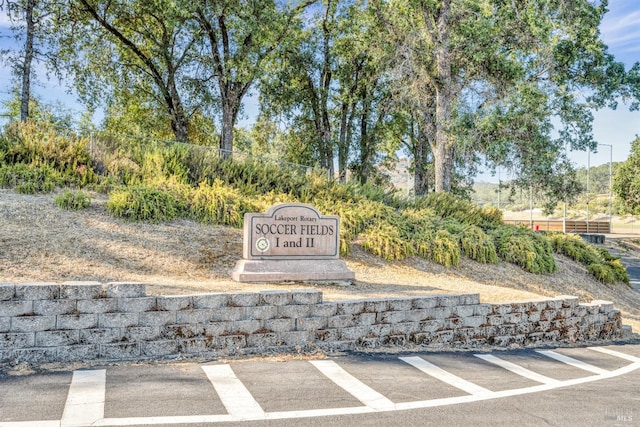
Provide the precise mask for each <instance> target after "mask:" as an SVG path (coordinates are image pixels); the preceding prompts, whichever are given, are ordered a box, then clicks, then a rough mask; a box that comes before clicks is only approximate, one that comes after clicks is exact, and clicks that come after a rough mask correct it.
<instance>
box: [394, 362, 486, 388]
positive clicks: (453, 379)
mask: <svg viewBox="0 0 640 427" xmlns="http://www.w3.org/2000/svg"><path fill="white" fill-rule="evenodd" d="M400 360H402V361H403V362H406V363H408V364H409V365H411V366H413V367H415V368H418V369H419V370H421V371H422V372H424V373H425V374H427V375H430V376H432V377H434V378H437V379H439V380H440V381H442V382H445V383H447V384H449V385H452V386H454V387H456V388H459V389H460V390H462V391H464V392H467V393H469V394H472V395H487V394H492V393H493V392H492V391H491V390H487V389H486V388H484V387H480V386H479V385H477V384H474V383H472V382H469V381H467V380H465V379H463V378H460V377H459V376H457V375H453V374H452V373H450V372H447V371H445V370H444V369H442V368H438V367H437V366H436V365H434V364H432V363H429V362H427V361H426V360H424V359H423V358H421V357H417V356H413V357H401V358H400Z"/></svg>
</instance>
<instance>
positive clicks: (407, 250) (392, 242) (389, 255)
mask: <svg viewBox="0 0 640 427" xmlns="http://www.w3.org/2000/svg"><path fill="white" fill-rule="evenodd" d="M360 238H361V239H362V247H363V248H364V249H365V250H367V251H369V252H371V253H372V254H374V255H377V256H379V257H381V258H384V259H386V260H387V261H394V260H401V259H405V258H407V257H409V256H412V255H414V254H415V249H414V247H413V245H412V244H411V242H410V241H408V240H407V239H404V238H402V236H401V235H400V232H399V231H398V229H397V228H395V227H392V226H391V225H389V224H379V225H376V226H372V227H369V228H368V229H367V230H365V231H364V232H363V233H362V234H361V235H360Z"/></svg>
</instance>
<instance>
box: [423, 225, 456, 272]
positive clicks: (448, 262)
mask: <svg viewBox="0 0 640 427" xmlns="http://www.w3.org/2000/svg"><path fill="white" fill-rule="evenodd" d="M431 245H432V246H431V251H430V258H431V259H432V260H433V261H434V262H437V263H438V264H442V265H444V266H445V267H452V266H457V265H458V264H459V263H460V245H459V243H458V240H457V239H456V238H455V237H454V236H453V235H451V233H449V232H448V231H446V230H439V231H438V232H436V234H435V236H434V238H433V241H432V242H431Z"/></svg>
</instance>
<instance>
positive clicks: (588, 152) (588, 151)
mask: <svg viewBox="0 0 640 427" xmlns="http://www.w3.org/2000/svg"><path fill="white" fill-rule="evenodd" d="M590 170H591V148H589V149H588V150H587V234H589V172H590Z"/></svg>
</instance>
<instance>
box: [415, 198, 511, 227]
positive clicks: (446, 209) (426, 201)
mask: <svg viewBox="0 0 640 427" xmlns="http://www.w3.org/2000/svg"><path fill="white" fill-rule="evenodd" d="M415 205H416V207H417V208H419V209H431V210H432V211H433V212H434V214H435V215H437V216H439V217H441V218H451V219H455V220H457V221H458V222H460V223H461V224H467V225H477V226H479V227H491V228H493V227H496V226H499V225H500V224H502V212H501V211H499V210H497V209H494V208H482V207H480V206H478V205H475V204H474V203H472V202H470V201H468V200H464V199H461V198H459V197H456V196H454V195H452V194H450V193H445V192H440V193H433V194H429V195H428V196H425V197H422V198H420V199H418V200H417V201H416V203H415Z"/></svg>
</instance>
